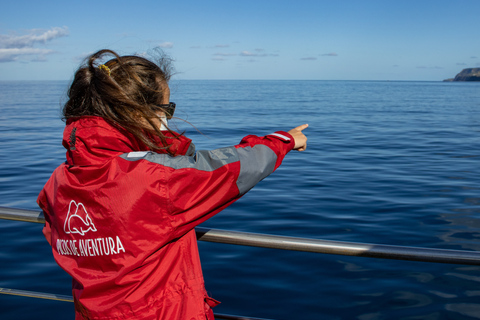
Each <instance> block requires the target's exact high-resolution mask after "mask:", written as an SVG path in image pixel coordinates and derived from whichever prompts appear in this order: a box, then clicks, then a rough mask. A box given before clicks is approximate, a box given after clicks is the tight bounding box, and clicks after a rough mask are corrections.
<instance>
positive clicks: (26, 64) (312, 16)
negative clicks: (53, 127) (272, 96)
mask: <svg viewBox="0 0 480 320" xmlns="http://www.w3.org/2000/svg"><path fill="white" fill-rule="evenodd" d="M2 2H3V3H2V5H1V8H2V10H1V12H0V80H70V79H71V78H72V76H73V73H74V71H75V70H76V69H77V68H78V66H79V64H80V62H81V61H82V59H83V58H84V57H85V56H87V55H88V54H90V53H93V52H95V51H97V50H99V49H102V48H109V49H113V50H116V51H117V52H119V53H120V54H135V53H136V54H143V53H145V52H148V51H149V50H151V49H153V48H155V47H163V50H164V51H166V52H167V53H168V54H169V55H170V56H171V57H172V58H174V60H175V68H176V71H177V72H178V73H177V75H176V76H175V78H176V79H279V80H280V79H306V80H317V79H318V80H422V81H423V80H443V79H445V78H451V77H454V76H455V75H456V74H457V73H458V72H460V71H461V70H462V69H463V68H471V67H480V41H479V39H480V25H479V18H478V13H479V12H480V1H479V0H455V1H454V0H450V1H444V0H435V1H431V0H414V1H411V0H395V1H390V0H358V1H353V0H344V1H342V0H338V1H333V0H331V1H322V0H317V1H306V0H291V1H286V0H277V1H275V0H254V1H250V0H248V1H241V0H238V1H229V0H223V1H210V0H203V1H193V0H189V1H182V0H176V1H159V0H156V1H142V0H138V1H120V0H119V1H101V0H96V1H90V0H82V1H38V0H35V1H33V0H29V1H23V0H15V1H8V2H7V1H2Z"/></svg>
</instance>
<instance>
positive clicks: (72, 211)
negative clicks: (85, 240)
mask: <svg viewBox="0 0 480 320" xmlns="http://www.w3.org/2000/svg"><path fill="white" fill-rule="evenodd" d="M63 230H64V231H65V233H66V234H70V233H78V234H80V235H82V236H84V235H85V233H87V232H88V231H93V232H96V231H97V228H95V225H94V224H93V221H92V219H91V218H90V216H89V215H88V213H87V210H86V209H85V207H84V206H83V203H78V204H77V203H76V202H75V200H72V201H70V205H69V206H68V214H67V219H65V225H64V226H63Z"/></svg>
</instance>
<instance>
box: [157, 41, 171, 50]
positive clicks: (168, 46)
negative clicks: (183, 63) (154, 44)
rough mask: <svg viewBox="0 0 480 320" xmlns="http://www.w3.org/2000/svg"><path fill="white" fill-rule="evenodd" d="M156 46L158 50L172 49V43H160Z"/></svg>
mask: <svg viewBox="0 0 480 320" xmlns="http://www.w3.org/2000/svg"><path fill="white" fill-rule="evenodd" d="M158 46H159V47H160V48H164V49H170V48H173V42H162V43H160V44H159V45H158Z"/></svg>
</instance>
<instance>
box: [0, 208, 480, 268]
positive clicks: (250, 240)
mask: <svg viewBox="0 0 480 320" xmlns="http://www.w3.org/2000/svg"><path fill="white" fill-rule="evenodd" d="M0 219H7V220H17V221H26V222H36V223H44V222H45V218H44V217H43V213H42V212H41V211H33V210H23V209H14V208H6V207H0ZM195 231H196V233H197V239H198V240H200V241H207V242H218V243H226V244H235V245H243V246H252V247H262V248H271V249H282V250H292V251H305V252H316V253H324V254H336V255H344V256H357V257H368V258H382V259H395V260H410V261H421V262H437V263H451V264H465V265H477V266H480V252H477V251H466V250H447V249H431V248H420V247H406V246H394V245H383V244H371V243H358V242H345V241H332V240H321V239H307V238H297V237H286V236H276V235H267V234H259V233H249V232H240V231H228V230H220V229H209V228H201V227H197V228H195Z"/></svg>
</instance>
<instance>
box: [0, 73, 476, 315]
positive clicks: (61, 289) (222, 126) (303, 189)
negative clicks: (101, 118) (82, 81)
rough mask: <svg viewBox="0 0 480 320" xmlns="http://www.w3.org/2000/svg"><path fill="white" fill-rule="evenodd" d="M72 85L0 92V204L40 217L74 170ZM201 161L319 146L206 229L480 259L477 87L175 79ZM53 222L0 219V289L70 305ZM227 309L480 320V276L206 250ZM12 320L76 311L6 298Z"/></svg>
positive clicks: (421, 266) (459, 270) (236, 249)
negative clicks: (263, 138) (290, 133)
mask: <svg viewBox="0 0 480 320" xmlns="http://www.w3.org/2000/svg"><path fill="white" fill-rule="evenodd" d="M67 85H68V83H67V82H0V110H1V112H0V206H9V207H17V208H25V209H35V210H36V209H37V206H36V203H35V200H36V197H37V194H38V192H39V191H40V189H41V188H42V186H43V184H44V183H45V182H46V180H47V179H48V177H49V176H50V174H51V172H52V171H53V170H54V168H55V167H56V166H57V165H58V164H59V163H61V162H62V161H64V150H63V148H62V146H61V136H62V131H63V126H64V124H63V122H62V121H61V120H60V109H61V104H62V102H64V101H65V98H64V95H65V92H66V89H67ZM171 87H172V99H171V100H172V101H175V102H176V103H177V114H176V115H177V116H178V117H180V118H182V119H184V120H187V121H188V122H190V123H191V124H192V125H194V126H195V127H196V128H197V129H198V130H200V131H201V133H199V132H198V131H196V130H195V128H193V127H192V126H191V125H190V124H188V123H186V122H182V121H176V122H175V125H176V126H177V127H178V129H179V130H185V131H186V134H187V136H189V137H190V138H193V140H194V142H195V144H196V146H197V148H198V149H212V148H216V147H221V146H228V145H232V144H235V143H237V142H239V141H240V139H241V138H242V137H243V136H245V135H247V134H258V135H264V134H267V133H270V132H273V131H275V130H279V129H283V130H288V129H290V128H293V127H295V126H297V125H299V124H303V123H309V124H310V127H309V128H308V129H307V130H306V134H307V135H308V138H309V140H308V147H309V148H308V150H307V151H305V152H292V153H290V154H289V155H288V156H287V158H286V159H285V161H284V164H283V165H282V166H281V167H280V168H279V169H278V171H277V172H275V173H274V174H273V175H271V176H270V177H268V178H267V179H265V180H264V181H262V182H261V183H260V184H259V185H258V186H256V187H255V188H254V189H253V190H251V191H250V192H249V193H248V194H247V195H246V196H245V197H244V198H243V199H241V200H240V201H238V202H237V203H235V204H234V205H232V206H231V207H229V208H228V209H226V210H225V211H224V212H222V213H220V214H219V215H217V216H216V217H214V218H213V219H211V220H209V221H208V222H207V223H206V224H205V226H206V227H212V228H220V229H231V230H239V231H248V232H260V233H269V234H278V235H288V236H299V237H308V238H318V239H328V240H341V241H356V242H367V243H380V244H393V245H406V246H420V247H431V248H445V249H461V250H477V251H478V250H480V173H479V172H480V170H479V161H480V83H443V82H348V81H175V82H172V83H171ZM41 228H42V226H41V225H39V224H29V223H23V222H14V221H2V220H0V243H1V249H0V287H4V288H14V289H23V290H31V291H41V292H48V293H57V294H65V295H70V284H71V281H70V278H69V277H68V275H66V273H64V272H63V271H62V270H61V269H60V268H58V267H57V266H56V264H55V262H54V261H53V258H52V256H51V252H50V248H49V247H48V245H47V243H46V241H45V240H44V238H43V236H42V234H41ZM199 246H200V250H201V259H202V264H203V269H204V274H205V279H206V284H207V290H208V291H209V292H210V294H211V295H212V296H213V297H214V298H216V299H218V300H220V301H222V304H221V305H220V306H218V307H217V308H215V311H216V312H218V313H227V314H237V315H245V316H253V317H263V318H270V319H360V320H367V319H372V320H375V319H480V268H479V267H472V266H456V265H442V264H433V263H420V262H405V261H393V260H381V259H369V258H358V257H343V256H334V255H323V254H314V253H299V252H288V251H281V250H271V249H261V248H250V247H241V246H232V245H224V244H212V243H203V242H200V244H199ZM0 318H1V319H16V320H20V319H32V318H34V319H72V318H73V305H72V304H71V303H66V302H53V301H46V300H37V299H32V298H21V297H12V296H5V295H0Z"/></svg>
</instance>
